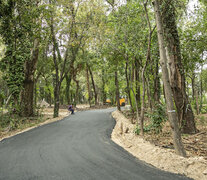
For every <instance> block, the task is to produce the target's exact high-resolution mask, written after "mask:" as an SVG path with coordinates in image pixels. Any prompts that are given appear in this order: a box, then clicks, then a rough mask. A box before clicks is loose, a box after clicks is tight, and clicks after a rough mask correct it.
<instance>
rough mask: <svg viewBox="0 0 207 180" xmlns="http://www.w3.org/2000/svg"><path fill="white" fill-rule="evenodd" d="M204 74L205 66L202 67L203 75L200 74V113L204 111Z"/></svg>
mask: <svg viewBox="0 0 207 180" xmlns="http://www.w3.org/2000/svg"><path fill="white" fill-rule="evenodd" d="M202 73H203V65H202V66H201V74H200V96H201V101H200V105H199V111H201V110H202V107H203V79H202Z"/></svg>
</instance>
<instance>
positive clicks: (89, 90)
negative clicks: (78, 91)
mask: <svg viewBox="0 0 207 180" xmlns="http://www.w3.org/2000/svg"><path fill="white" fill-rule="evenodd" d="M86 82H87V89H88V103H89V105H90V107H91V88H90V80H89V73H88V67H86Z"/></svg>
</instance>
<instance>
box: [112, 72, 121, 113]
mask: <svg viewBox="0 0 207 180" xmlns="http://www.w3.org/2000/svg"><path fill="white" fill-rule="evenodd" d="M114 75H115V86H116V105H117V109H118V110H119V111H121V107H120V103H119V96H120V95H119V80H118V72H117V70H115V74H114Z"/></svg>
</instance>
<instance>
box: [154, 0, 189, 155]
mask: <svg viewBox="0 0 207 180" xmlns="http://www.w3.org/2000/svg"><path fill="white" fill-rule="evenodd" d="M153 5H154V10H155V17H156V25H157V36H158V43H159V51H160V63H161V68H162V79H163V83H164V90H165V96H166V103H167V114H168V118H169V121H170V124H171V127H172V134H173V142H174V147H175V151H176V153H177V154H179V155H181V156H184V157H185V156H186V152H185V150H184V147H183V144H182V140H181V134H180V130H179V127H178V118H177V115H176V111H175V109H174V104H173V99H172V90H171V86H170V82H169V76H168V69H167V56H166V51H165V43H164V37H163V25H162V18H161V13H160V4H159V1H158V0H155V1H154V2H153Z"/></svg>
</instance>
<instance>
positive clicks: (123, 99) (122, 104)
mask: <svg viewBox="0 0 207 180" xmlns="http://www.w3.org/2000/svg"><path fill="white" fill-rule="evenodd" d="M106 104H111V100H110V99H106ZM119 104H120V106H125V104H126V102H125V98H120V99H119Z"/></svg>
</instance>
